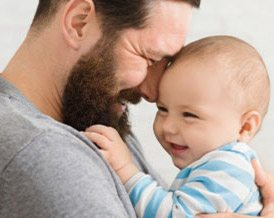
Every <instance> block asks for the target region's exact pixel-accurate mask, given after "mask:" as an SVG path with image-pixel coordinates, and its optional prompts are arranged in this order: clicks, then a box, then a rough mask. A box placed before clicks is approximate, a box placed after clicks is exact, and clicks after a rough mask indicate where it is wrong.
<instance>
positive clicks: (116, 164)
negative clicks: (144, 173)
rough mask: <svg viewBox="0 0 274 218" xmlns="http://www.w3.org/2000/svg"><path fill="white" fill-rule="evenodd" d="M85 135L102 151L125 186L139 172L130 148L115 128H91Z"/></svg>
mask: <svg viewBox="0 0 274 218" xmlns="http://www.w3.org/2000/svg"><path fill="white" fill-rule="evenodd" d="M84 134H85V135H86V136H87V137H88V138H89V139H90V140H91V141H93V142H94V143H96V144H97V145H98V146H99V147H100V148H101V149H102V150H101V153H102V154H103V155H104V157H105V158H106V159H107V161H108V162H109V164H110V165H111V167H112V168H113V169H114V170H115V172H116V173H117V175H118V176H119V177H120V179H121V181H122V182H123V184H125V183H126V182H127V181H128V180H129V179H130V178H131V177H132V176H134V175H135V174H137V173H138V172H139V170H138V168H137V167H136V166H135V164H134V163H133V161H132V158H131V154H130V151H129V149H128V147H127V146H126V144H125V143H124V142H123V140H122V139H121V137H120V136H119V134H118V132H117V131H116V130H115V129H114V128H112V127H107V126H103V125H94V126H91V127H89V128H88V129H87V130H86V132H85V133H84Z"/></svg>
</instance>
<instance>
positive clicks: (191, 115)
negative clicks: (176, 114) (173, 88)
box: [183, 112, 199, 118]
mask: <svg viewBox="0 0 274 218" xmlns="http://www.w3.org/2000/svg"><path fill="white" fill-rule="evenodd" d="M183 117H190V118H199V117H198V116H197V115H195V114H193V113H190V112H183Z"/></svg>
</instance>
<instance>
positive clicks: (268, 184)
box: [195, 160, 274, 218]
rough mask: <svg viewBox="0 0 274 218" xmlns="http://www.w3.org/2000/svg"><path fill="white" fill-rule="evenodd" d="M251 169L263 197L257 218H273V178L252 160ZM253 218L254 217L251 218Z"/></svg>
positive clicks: (204, 217)
mask: <svg viewBox="0 0 274 218" xmlns="http://www.w3.org/2000/svg"><path fill="white" fill-rule="evenodd" d="M252 164H253V168H254V170H255V179H256V184H257V185H258V186H259V187H260V190H261V194H262V197H263V204H264V209H263V211H262V213H261V216H260V217H257V218H274V177H273V176H271V175H270V174H269V173H267V172H264V171H263V170H262V169H261V168H260V166H259V164H258V163H257V161H256V160H253V163H252ZM195 218H251V217H250V216H245V215H240V214H231V213H218V214H200V215H197V216H196V217H195ZM253 218H254V217H253Z"/></svg>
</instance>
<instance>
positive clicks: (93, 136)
mask: <svg viewBox="0 0 274 218" xmlns="http://www.w3.org/2000/svg"><path fill="white" fill-rule="evenodd" d="M83 134H84V135H85V136H86V137H88V138H89V139H90V140H91V141H92V142H94V143H96V144H97V145H98V146H99V147H100V148H102V149H104V150H108V149H109V147H110V145H109V143H110V141H109V140H108V138H106V137H105V136H103V135H101V134H98V133H96V132H84V133H83Z"/></svg>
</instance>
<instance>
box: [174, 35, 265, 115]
mask: <svg viewBox="0 0 274 218" xmlns="http://www.w3.org/2000/svg"><path fill="white" fill-rule="evenodd" d="M182 58H183V59H182ZM188 58H191V59H195V60H196V61H199V60H204V59H209V60H216V61H219V63H220V62H221V64H222V65H223V66H224V67H223V69H224V73H227V74H228V75H227V78H228V84H229V89H232V90H231V91H234V93H233V94H234V95H235V97H236V98H237V99H236V100H237V103H239V104H240V105H241V106H245V107H246V108H247V109H248V110H250V111H251V110H255V111H257V112H259V113H260V115H261V117H262V119H263V118H264V116H265V115H266V113H267V110H268V105H269V101H270V81H269V77H268V73H267V69H266V67H265V64H264V62H263V60H262V58H261V56H260V54H259V53H258V52H257V51H256V49H255V48H254V47H252V46H251V45H249V44H248V43H246V42H244V41H243V40H241V39H238V38H235V37H232V36H211V37H206V38H203V39H200V40H198V41H195V42H192V43H190V44H188V45H187V46H185V47H184V48H183V49H182V50H181V52H180V54H179V55H178V59H180V60H186V59H188ZM176 60H177V59H176Z"/></svg>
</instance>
